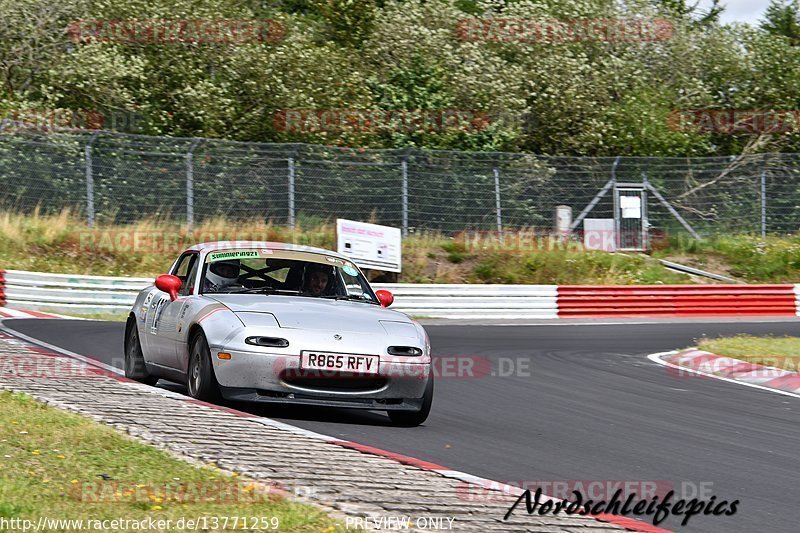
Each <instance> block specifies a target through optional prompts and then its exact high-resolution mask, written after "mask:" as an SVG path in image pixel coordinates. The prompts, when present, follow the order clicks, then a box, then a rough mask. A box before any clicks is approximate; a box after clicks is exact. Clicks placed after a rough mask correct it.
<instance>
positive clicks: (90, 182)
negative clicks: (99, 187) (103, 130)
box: [83, 132, 99, 228]
mask: <svg viewBox="0 0 800 533" xmlns="http://www.w3.org/2000/svg"><path fill="white" fill-rule="evenodd" d="M98 133H99V132H94V133H92V136H91V137H90V138H89V142H88V143H86V146H85V147H84V149H83V156H84V162H85V164H86V220H87V222H88V224H89V227H90V228H93V227H94V218H95V212H94V175H93V173H92V145H93V144H94V141H95V140H96V139H97V135H98Z"/></svg>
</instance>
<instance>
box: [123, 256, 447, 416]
mask: <svg viewBox="0 0 800 533" xmlns="http://www.w3.org/2000/svg"><path fill="white" fill-rule="evenodd" d="M392 301H393V296H392V294H391V293H390V292H388V291H377V292H373V290H372V288H370V286H369V283H368V282H367V280H366V278H365V277H364V275H363V274H362V273H361V271H360V270H359V269H358V267H356V266H355V265H354V264H353V263H352V262H351V261H350V260H349V259H348V258H347V257H344V256H341V255H339V254H337V253H334V252H330V251H327V250H322V249H319V248H310V247H306V246H296V245H290V244H283V243H273V242H240V241H237V242H214V243H206V244H199V245H197V246H194V247H192V248H190V249H188V250H186V251H185V252H184V253H183V254H181V256H180V257H179V258H178V259H177V260H176V261H175V263H173V265H172V268H171V269H170V271H169V274H165V275H162V276H159V277H158V278H157V279H156V281H155V286H151V287H148V288H146V289H144V290H143V291H142V292H141V293H140V294H139V295H138V297H137V298H136V302H135V303H134V305H133V309H132V310H131V313H130V316H129V317H128V323H127V327H126V328H125V375H126V376H127V377H129V378H131V379H135V380H137V381H140V382H143V383H149V384H155V382H156V381H157V380H158V379H159V378H163V379H167V380H170V381H177V382H180V383H186V384H187V386H188V389H189V394H190V395H191V396H192V397H194V398H197V399H200V400H206V401H216V400H219V399H220V398H225V399H227V400H237V401H256V402H274V403H291V404H304V405H320V406H333V407H355V408H361V409H380V410H385V411H387V412H388V413H389V417H390V418H391V420H392V422H393V423H395V424H397V425H404V426H414V425H419V424H421V423H422V422H424V421H425V419H426V418H427V417H428V413H429V412H430V409H431V402H432V399H433V373H432V372H431V354H430V350H431V348H430V341H429V339H428V335H427V333H426V332H425V330H424V329H423V328H422V326H421V325H420V324H419V323H417V322H416V321H414V320H412V319H410V318H409V317H408V316H406V315H404V314H403V313H400V312H397V311H391V310H389V309H386V308H387V307H388V306H389V305H391V303H392Z"/></svg>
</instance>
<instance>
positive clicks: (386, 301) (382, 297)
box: [375, 289, 394, 307]
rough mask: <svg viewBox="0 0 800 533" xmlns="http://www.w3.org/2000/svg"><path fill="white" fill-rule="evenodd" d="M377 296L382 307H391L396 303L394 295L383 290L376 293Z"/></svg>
mask: <svg viewBox="0 0 800 533" xmlns="http://www.w3.org/2000/svg"><path fill="white" fill-rule="evenodd" d="M375 296H377V297H378V301H379V302H380V303H381V307H389V306H390V305H392V303H393V302H394V295H393V294H392V293H391V292H389V291H385V290H383V289H381V290H379V291H375Z"/></svg>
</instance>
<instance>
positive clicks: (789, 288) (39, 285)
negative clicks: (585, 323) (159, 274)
mask: <svg viewBox="0 0 800 533" xmlns="http://www.w3.org/2000/svg"><path fill="white" fill-rule="evenodd" d="M152 282H153V280H152V278H114V277H105V276H75V275H69V274H45V273H39V272H23V271H18V270H7V271H0V306H3V305H8V306H9V307H12V308H18V309H33V310H45V311H54V312H62V313H69V312H70V311H76V312H126V311H127V310H128V309H130V307H131V305H132V304H133V301H134V299H135V298H136V294H137V293H138V292H139V291H140V290H141V289H143V288H144V287H146V286H148V285H150V284H151V283H152ZM375 288H379V289H387V290H390V291H392V292H393V293H394V295H395V304H394V305H393V306H392V309H397V310H398V311H402V312H404V313H407V314H410V315H415V316H425V317H432V318H454V319H455V318H498V319H514V318H527V319H555V318H603V317H642V316H651V317H693V316H732V315H738V316H795V315H798V314H799V313H798V309H799V308H800V285H789V284H786V285H629V286H596V285H588V286H583V285H575V286H570V285H561V286H557V285H476V284H475V285H469V284H410V283H409V284H405V283H393V284H376V285H375Z"/></svg>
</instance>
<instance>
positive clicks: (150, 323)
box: [145, 252, 198, 368]
mask: <svg viewBox="0 0 800 533" xmlns="http://www.w3.org/2000/svg"><path fill="white" fill-rule="evenodd" d="M197 258H198V254H197V253H196V252H188V253H185V254H183V255H182V256H181V257H180V259H178V261H177V262H176V263H175V267H174V268H173V269H172V271H171V272H170V274H172V275H173V276H177V277H178V278H180V280H181V282H182V285H181V290H180V292H179V293H178V298H177V299H176V300H175V301H174V302H173V301H171V300H170V297H169V294H167V293H165V292H162V291H159V290H156V293H155V294H154V295H153V301H152V303H151V305H150V309H149V310H148V316H147V320H146V321H145V329H146V331H147V333H148V341H149V342H148V346H149V349H150V356H151V359H150V362H152V363H155V364H157V365H161V366H165V367H169V368H177V348H176V341H177V338H178V317H179V316H180V313H181V310H182V309H183V306H184V305H185V304H186V301H187V298H188V297H189V296H190V293H189V291H190V290H191V289H192V288H193V280H194V278H193V277H192V275H194V274H196V273H197Z"/></svg>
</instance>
